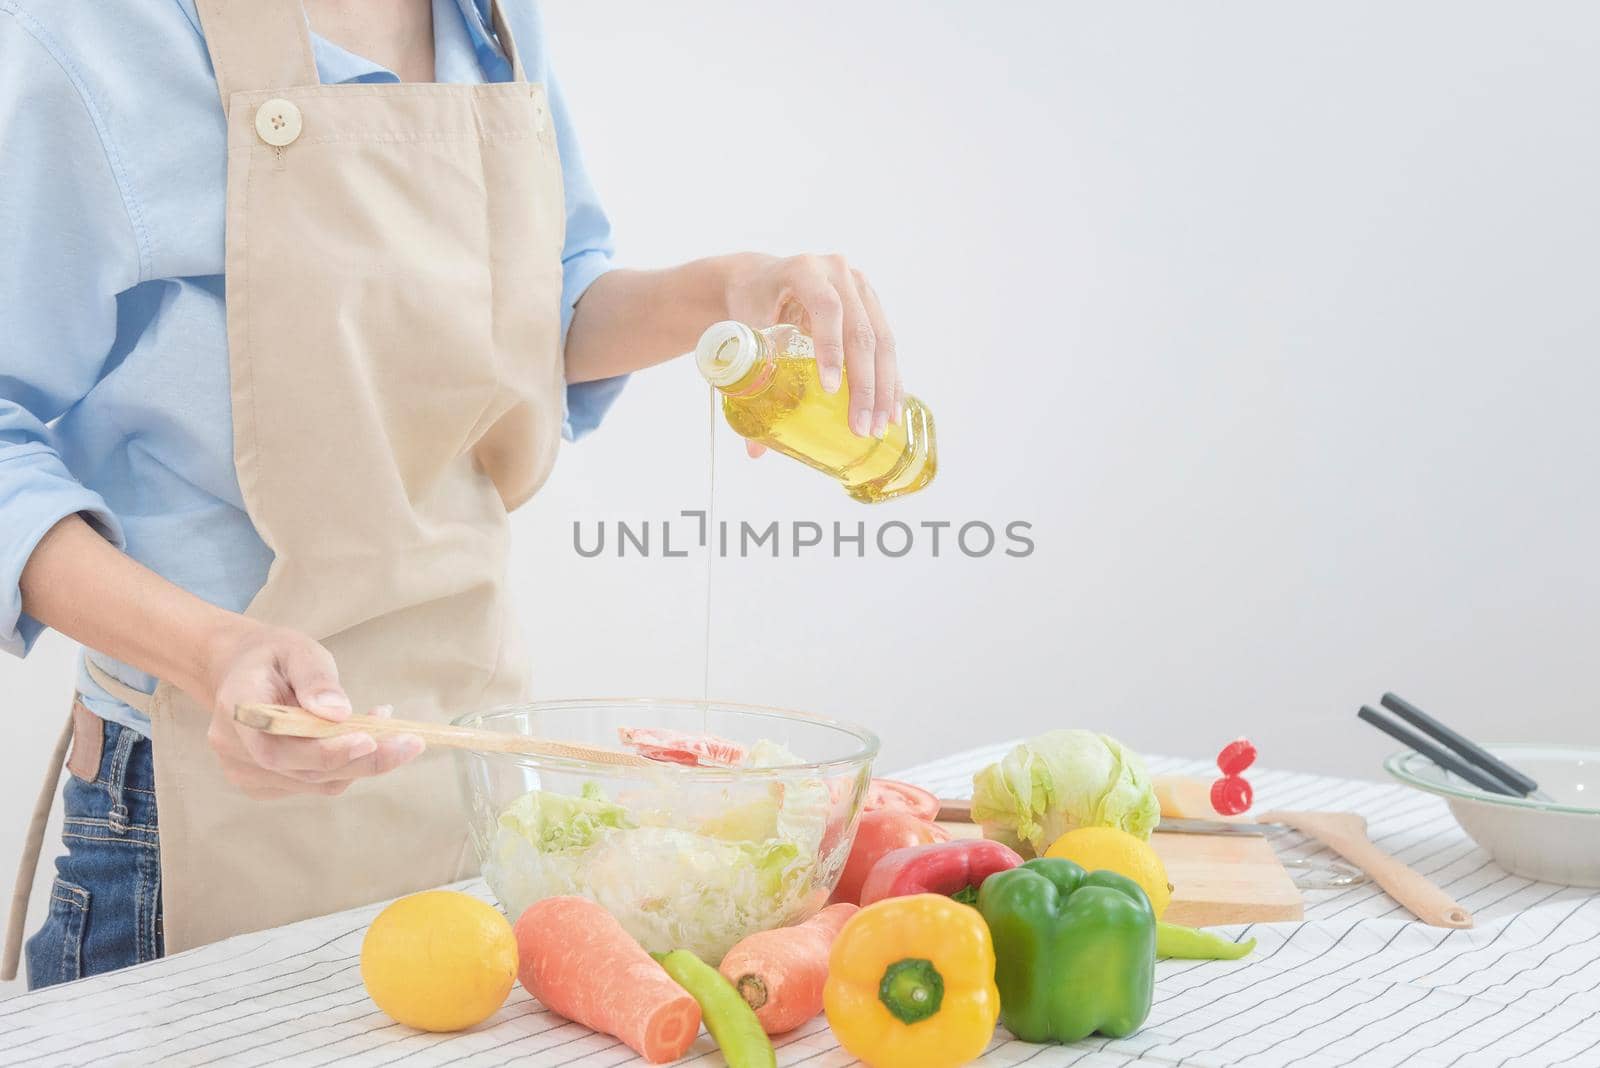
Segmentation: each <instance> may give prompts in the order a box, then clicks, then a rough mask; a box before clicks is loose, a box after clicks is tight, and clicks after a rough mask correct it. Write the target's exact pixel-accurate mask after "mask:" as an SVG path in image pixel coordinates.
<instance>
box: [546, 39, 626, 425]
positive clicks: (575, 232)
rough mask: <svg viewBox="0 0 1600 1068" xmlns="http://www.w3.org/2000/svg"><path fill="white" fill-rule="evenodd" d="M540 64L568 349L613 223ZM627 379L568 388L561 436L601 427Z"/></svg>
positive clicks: (607, 260) (556, 89)
mask: <svg viewBox="0 0 1600 1068" xmlns="http://www.w3.org/2000/svg"><path fill="white" fill-rule="evenodd" d="M536 17H537V16H536ZM542 30H543V27H542V26H541V27H540V31H541V32H540V33H539V34H538V40H539V47H540V49H541V51H542V50H543V47H544V34H543V32H542ZM536 62H537V63H538V64H539V67H540V68H541V69H542V70H543V72H544V73H543V76H544V81H545V90H546V92H547V93H548V94H549V98H550V115H551V119H552V121H553V122H554V124H555V131H556V145H557V148H558V149H559V150H560V153H561V180H562V185H563V186H564V190H565V195H566V205H567V239H566V242H565V244H564V245H563V246H562V250H561V344H562V345H563V346H565V345H566V343H567V331H568V330H569V329H570V328H571V327H572V315H573V312H574V311H576V310H577V307H578V301H579V299H581V298H582V297H583V295H584V293H585V292H587V291H588V289H589V286H590V285H592V284H593V283H594V280H595V279H596V278H599V277H600V276H601V275H603V274H605V273H606V272H607V271H609V270H611V267H612V261H611V258H612V255H613V253H614V251H615V249H614V246H613V244H612V239H611V220H610V219H609V218H607V217H606V212H605V208H604V207H602V206H601V204H600V197H599V194H597V193H596V192H595V188H594V183H593V182H591V181H590V180H589V174H588V172H587V171H586V170H585V169H584V166H583V153H582V151H581V149H580V148H579V146H578V137H577V134H576V132H575V131H574V129H573V125H572V116H571V113H570V112H569V111H568V109H567V101H566V97H565V95H564V94H563V93H562V91H561V86H560V84H559V83H558V82H557V81H556V79H555V76H554V75H553V74H552V73H550V69H549V63H548V57H547V56H544V55H540V56H539V57H538V60H537V61H536ZM627 381H628V376H627V375H619V376H617V377H616V378H603V379H599V380H597V381H594V382H573V383H570V384H568V386H567V410H566V420H565V422H564V423H563V425H562V428H561V432H562V435H563V436H564V437H565V438H566V439H567V440H568V441H576V440H577V439H578V438H581V437H582V436H583V435H585V434H587V433H588V432H589V431H591V430H593V429H594V428H595V427H597V426H599V425H600V420H601V419H603V418H604V417H605V414H606V411H607V410H608V409H610V407H611V405H612V404H613V403H614V402H615V401H616V399H617V395H618V394H620V393H621V392H622V387H623V386H624V385H625V384H626V383H627Z"/></svg>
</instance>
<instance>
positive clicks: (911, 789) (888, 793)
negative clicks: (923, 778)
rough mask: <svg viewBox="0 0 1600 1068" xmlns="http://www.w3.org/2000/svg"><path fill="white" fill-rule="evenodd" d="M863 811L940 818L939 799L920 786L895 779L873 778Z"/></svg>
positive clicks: (930, 818) (926, 818) (927, 818)
mask: <svg viewBox="0 0 1600 1068" xmlns="http://www.w3.org/2000/svg"><path fill="white" fill-rule="evenodd" d="M861 811H862V812H908V813H910V814H911V815H913V816H918V817H920V818H922V819H925V820H932V819H938V818H939V799H938V798H937V797H934V796H933V795H932V794H930V793H929V792H928V791H926V790H924V789H923V788H922V787H920V786H912V785H911V784H910V783H908V782H896V781H895V780H893V779H873V780H872V783H871V785H869V786H868V787H867V799H866V800H865V801H864V802H862V804H861Z"/></svg>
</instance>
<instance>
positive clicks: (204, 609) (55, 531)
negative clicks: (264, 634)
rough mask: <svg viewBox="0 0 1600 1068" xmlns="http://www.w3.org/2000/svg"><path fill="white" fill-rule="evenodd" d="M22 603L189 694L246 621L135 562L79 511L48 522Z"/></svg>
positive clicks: (198, 690)
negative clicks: (57, 520) (98, 531)
mask: <svg viewBox="0 0 1600 1068" xmlns="http://www.w3.org/2000/svg"><path fill="white" fill-rule="evenodd" d="M22 607H23V611H25V612H27V613H28V614H29V615H31V616H33V617H34V618H35V619H37V620H39V621H40V622H41V623H43V624H45V625H46V626H48V627H51V628H54V629H55V630H58V631H60V632H61V633H63V634H65V635H67V636H68V637H71V638H75V639H77V640H78V641H80V642H82V643H83V644H84V645H86V646H88V647H89V648H91V649H96V650H98V651H100V652H102V653H105V654H106V655H107V656H110V657H114V658H115V659H117V660H120V661H122V662H123V663H126V664H132V665H133V666H134V667H137V668H139V669H140V670H141V671H146V672H149V673H150V674H152V675H154V676H156V677H157V678H161V679H165V680H167V681H169V682H171V683H172V684H173V685H174V686H177V687H178V688H179V689H181V690H183V691H185V692H186V693H189V694H191V695H200V694H204V693H206V692H207V690H208V689H209V687H210V680H209V679H208V677H207V676H208V665H209V663H210V661H211V659H212V657H213V654H214V651H215V650H216V649H217V648H218V647H219V646H221V645H224V644H225V643H227V642H229V641H230V640H232V641H236V640H237V638H238V635H239V633H240V632H241V629H242V628H244V627H248V625H249V624H248V623H247V622H246V621H245V620H244V619H243V617H241V616H238V615H236V614H235V613H232V612H229V611H226V610H225V609H221V608H218V607H216V606H215V605H212V604H208V603H207V602H205V601H203V600H201V599H200V598H198V597H196V596H194V595H193V594H191V593H189V592H187V591H186V590H183V589H181V588H179V587H177V586H175V585H173V584H172V583H170V582H168V581H167V580H166V579H164V578H162V577H161V576H160V575H157V574H156V573H155V572H153V571H151V570H150V569H149V568H146V567H144V566H143V565H141V564H138V563H135V562H134V561H133V560H131V559H129V558H128V557H127V556H126V555H124V554H123V553H122V552H120V551H118V549H117V548H116V546H114V545H112V544H111V543H110V542H108V541H106V540H105V538H103V537H101V536H100V535H99V534H98V533H96V532H95V530H94V529H93V528H92V527H90V526H89V524H88V523H86V522H85V521H84V520H83V519H82V518H81V517H79V516H76V515H72V516H68V517H67V518H65V519H63V520H61V521H60V522H59V523H57V524H56V525H55V526H54V527H52V528H50V531H49V533H47V534H46V535H45V536H44V538H43V539H41V540H40V542H39V544H38V545H37V546H36V547H35V548H34V550H33V554H32V555H31V556H30V557H29V558H28V563H27V565H26V566H25V567H24V568H23V571H22Z"/></svg>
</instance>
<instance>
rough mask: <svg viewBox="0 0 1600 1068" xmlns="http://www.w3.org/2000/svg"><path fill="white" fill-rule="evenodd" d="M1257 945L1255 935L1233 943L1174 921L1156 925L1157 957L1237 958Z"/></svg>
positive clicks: (1192, 958)
mask: <svg viewBox="0 0 1600 1068" xmlns="http://www.w3.org/2000/svg"><path fill="white" fill-rule="evenodd" d="M1255 948H1256V940H1255V939H1254V938H1252V939H1250V940H1249V941H1247V942H1234V941H1232V940H1230V939H1227V938H1223V937H1222V936H1221V935H1219V934H1212V933H1211V932H1210V931H1201V930H1196V929H1195V928H1193V927H1179V926H1178V925H1177V924H1175V923H1158V924H1156V956H1158V957H1172V958H1176V959H1178V960H1239V959H1240V958H1241V957H1248V956H1249V955H1250V951H1251V950H1253V949H1255Z"/></svg>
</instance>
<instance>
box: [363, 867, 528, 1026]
mask: <svg viewBox="0 0 1600 1068" xmlns="http://www.w3.org/2000/svg"><path fill="white" fill-rule="evenodd" d="M516 980H517V938H516V936H515V935H514V934H512V933H511V924H509V923H507V922H506V918H505V917H504V916H502V915H500V913H499V912H498V911H497V910H496V909H495V908H494V907H493V906H492V905H486V904H484V903H483V902H482V901H479V900H478V899H477V898H475V897H470V896H468V895H467V894H462V893H457V892H456V891H454V890H429V891H428V892H427V893H422V894H412V895H411V896H410V897H403V898H401V899H400V900H399V901H396V902H394V903H393V904H391V905H390V906H388V907H387V908H385V909H384V910H383V911H382V912H380V913H378V918H377V919H375V920H373V921H372V926H371V927H369V928H367V937H366V939H365V940H363V941H362V943H361V981H362V982H363V983H364V984H366V987H367V993H368V994H369V995H371V997H372V1000H373V1001H375V1002H377V1003H378V1008H380V1009H382V1010H383V1011H384V1012H386V1013H388V1014H389V1015H390V1016H392V1017H394V1019H396V1020H397V1021H399V1022H400V1023H403V1024H407V1025H409V1026H411V1027H416V1028H419V1029H421V1030H423V1031H460V1030H462V1029H464V1028H467V1027H471V1026H473V1025H474V1024H479V1023H482V1022H483V1021H484V1020H487V1019H488V1018H489V1017H491V1016H493V1015H494V1014H495V1011H496V1010H497V1009H499V1008H500V1006H501V1005H503V1004H505V1000H506V995H507V994H509V993H511V985H512V984H513V983H515V982H516Z"/></svg>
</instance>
